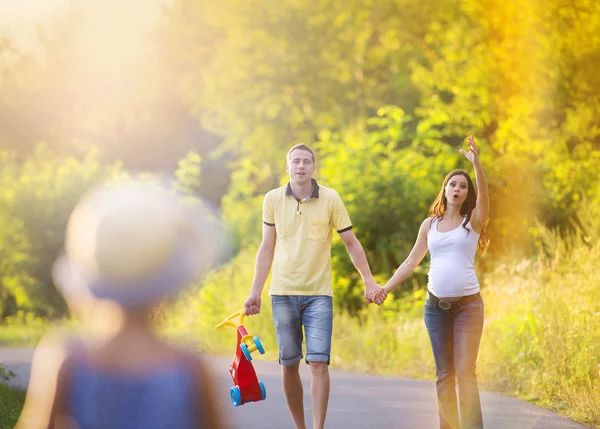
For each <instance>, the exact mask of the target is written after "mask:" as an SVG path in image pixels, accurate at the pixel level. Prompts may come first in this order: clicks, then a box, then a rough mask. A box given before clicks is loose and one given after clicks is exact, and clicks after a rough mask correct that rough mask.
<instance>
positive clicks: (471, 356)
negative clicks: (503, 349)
mask: <svg viewBox="0 0 600 429" xmlns="http://www.w3.org/2000/svg"><path fill="white" fill-rule="evenodd" d="M482 332H483V301H482V300H481V298H479V299H478V300H477V301H473V302H470V303H468V304H466V305H460V304H459V307H458V308H457V311H456V316H455V318H454V363H455V365H456V377H457V379H458V398H459V408H460V420H461V423H462V426H461V428H462V429H482V428H483V416H482V414H481V402H480V399H479V387H478V385H477V372H476V363H477V355H478V353H479V342H480V340H481V334H482Z"/></svg>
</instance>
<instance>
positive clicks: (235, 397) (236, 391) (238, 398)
mask: <svg viewBox="0 0 600 429" xmlns="http://www.w3.org/2000/svg"><path fill="white" fill-rule="evenodd" d="M229 396H230V397H231V403H232V404H233V405H234V406H235V407H239V406H240V405H242V392H240V388H239V387H237V386H233V387H232V388H231V389H229Z"/></svg>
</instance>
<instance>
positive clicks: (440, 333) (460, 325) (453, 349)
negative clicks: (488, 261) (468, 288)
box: [425, 294, 483, 429]
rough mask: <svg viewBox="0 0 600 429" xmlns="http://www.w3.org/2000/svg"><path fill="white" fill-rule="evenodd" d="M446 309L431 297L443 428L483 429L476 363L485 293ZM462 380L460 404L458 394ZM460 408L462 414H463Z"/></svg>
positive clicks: (429, 320)
mask: <svg viewBox="0 0 600 429" xmlns="http://www.w3.org/2000/svg"><path fill="white" fill-rule="evenodd" d="M471 299H473V300H472V301H470V302H468V303H465V304H461V301H457V302H452V306H451V307H450V309H448V310H443V309H441V308H439V307H438V306H436V304H435V303H434V302H433V301H432V300H431V299H430V298H429V294H428V296H427V300H426V301H425V326H426V327H427V332H428V333H429V339H430V341H431V348H432V349H433V357H434V360H435V373H436V379H437V381H436V388H437V397H438V408H439V414H440V429H482V428H483V417H482V415H481V403H480V400H479V388H478V386H477V374H476V371H475V366H476V362H477V354H478V352H479V341H480V340H481V333H482V331H483V300H482V299H481V296H479V295H477V297H471ZM456 380H458V406H457V394H456V384H455V383H456ZM459 410H460V417H459Z"/></svg>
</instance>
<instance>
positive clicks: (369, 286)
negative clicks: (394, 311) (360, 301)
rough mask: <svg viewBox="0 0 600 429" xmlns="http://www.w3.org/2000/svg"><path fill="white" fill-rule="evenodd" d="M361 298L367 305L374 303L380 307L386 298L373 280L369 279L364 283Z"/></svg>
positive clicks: (384, 292) (384, 293)
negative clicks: (363, 291)
mask: <svg viewBox="0 0 600 429" xmlns="http://www.w3.org/2000/svg"><path fill="white" fill-rule="evenodd" d="M363 296H364V298H365V300H366V301H367V302H368V303H369V304H370V303H375V304H377V305H381V304H383V301H385V298H386V297H387V292H386V291H385V290H384V289H383V288H382V287H381V286H379V285H378V284H377V283H376V282H375V280H373V279H371V280H369V281H366V282H365V293H364V295H363Z"/></svg>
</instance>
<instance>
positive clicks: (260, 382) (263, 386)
mask: <svg viewBox="0 0 600 429" xmlns="http://www.w3.org/2000/svg"><path fill="white" fill-rule="evenodd" d="M258 384H259V386H260V391H261V393H262V398H261V399H262V400H263V401H264V400H265V399H267V388H266V387H265V385H264V384H263V382H262V381H259V382H258Z"/></svg>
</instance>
